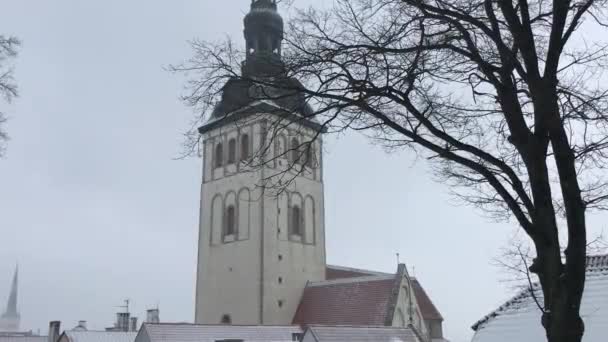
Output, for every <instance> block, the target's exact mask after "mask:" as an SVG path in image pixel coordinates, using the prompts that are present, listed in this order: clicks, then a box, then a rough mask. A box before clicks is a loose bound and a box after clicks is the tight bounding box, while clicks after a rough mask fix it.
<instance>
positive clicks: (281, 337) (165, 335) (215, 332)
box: [135, 323, 303, 342]
mask: <svg viewBox="0 0 608 342" xmlns="http://www.w3.org/2000/svg"><path fill="white" fill-rule="evenodd" d="M302 333H303V331H302V329H301V328H300V327H299V326H246V325H197V324H181V323H180V324H171V323H159V324H148V323H146V324H144V325H143V326H142V328H141V329H140V331H139V334H138V335H137V338H136V339H135V342H215V341H218V340H243V341H245V342H268V341H274V342H283V341H285V342H287V341H289V342H291V341H293V334H302Z"/></svg>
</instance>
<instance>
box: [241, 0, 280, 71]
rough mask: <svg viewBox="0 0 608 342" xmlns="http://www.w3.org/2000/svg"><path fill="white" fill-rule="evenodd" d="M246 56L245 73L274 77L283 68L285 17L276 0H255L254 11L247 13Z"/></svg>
mask: <svg viewBox="0 0 608 342" xmlns="http://www.w3.org/2000/svg"><path fill="white" fill-rule="evenodd" d="M244 26H245V31H244V34H245V43H246V47H247V58H246V60H245V63H244V64H243V74H245V75H255V76H268V75H272V76H275V75H277V74H280V73H281V71H282V70H283V63H282V62H281V43H282V41H283V26H284V25H283V18H282V17H281V15H280V14H279V12H278V11H277V3H276V1H275V0H252V2H251V11H249V13H248V14H247V15H246V16H245V19H244Z"/></svg>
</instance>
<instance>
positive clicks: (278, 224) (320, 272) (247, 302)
mask: <svg viewBox="0 0 608 342" xmlns="http://www.w3.org/2000/svg"><path fill="white" fill-rule="evenodd" d="M264 127H265V126H264V123H263V121H260V117H259V116H257V118H256V121H254V122H253V121H252V122H248V123H247V124H244V123H240V124H238V125H233V126H230V125H229V126H227V127H225V128H221V129H218V130H217V131H214V132H209V133H208V134H206V135H205V136H204V145H203V148H202V150H203V151H204V162H203V170H204V172H203V173H204V175H203V185H202V189H201V213H200V217H201V218H200V230H199V232H200V236H199V256H198V276H197V298H196V318H195V321H196V323H199V324H218V323H220V321H221V319H222V316H223V315H225V314H228V315H230V317H231V319H232V323H233V324H266V325H270V324H277V325H286V324H290V323H291V320H292V318H293V316H294V314H295V311H296V309H297V305H298V304H299V301H300V298H301V296H302V292H303V289H304V286H305V285H306V282H307V281H309V280H310V281H319V280H323V279H324V278H325V264H326V263H325V230H324V229H325V228H324V201H323V200H324V198H323V183H322V177H321V175H322V170H321V163H320V160H321V157H320V151H322V149H321V146H322V145H321V142H320V141H319V142H315V149H316V150H317V153H319V155H317V160H318V161H319V163H318V167H317V168H315V169H307V170H306V171H305V172H304V173H303V174H302V175H301V176H298V177H297V178H296V179H295V181H294V182H293V183H292V184H291V186H290V187H289V188H288V190H289V192H288V193H286V194H283V195H281V196H280V197H276V196H275V195H274V194H272V195H267V196H263V195H262V190H261V189H260V188H258V187H256V185H259V184H261V181H262V179H264V177H267V176H268V175H271V174H274V173H276V172H277V171H281V168H284V167H286V166H287V160H286V159H284V160H283V159H282V158H277V159H276V160H275V161H276V162H273V163H271V164H270V166H269V167H265V168H260V169H257V170H255V171H253V172H252V171H251V170H248V172H244V171H245V170H244V169H243V168H242V166H241V165H240V164H238V163H237V164H235V165H227V166H223V167H221V168H215V167H214V161H213V157H212V156H213V154H214V151H215V146H216V145H217V143H218V142H220V141H221V142H222V143H223V144H224V160H225V161H226V160H227V158H228V140H229V139H231V138H236V139H237V141H238V136H239V134H243V132H247V134H249V136H250V137H251V140H252V143H253V144H251V145H252V146H251V147H252V151H253V153H255V151H257V150H258V149H259V148H260V146H262V144H263V143H264V142H263V141H261V139H262V137H263V134H262V133H263V131H264ZM299 134H308V132H307V131H306V130H285V131H284V132H281V136H285V139H289V137H290V136H294V135H299ZM265 143H270V142H269V141H265ZM280 144H281V143H280V142H277V143H276V144H275V143H274V142H272V143H270V146H271V149H270V152H271V153H278V151H274V149H275V147H276V148H285V147H284V146H280ZM238 147H240V144H239V143H237V148H238ZM238 155H239V153H238V151H237V157H238ZM270 157H271V158H273V157H274V156H270ZM228 194H234V198H235V200H234V201H236V202H237V203H238V209H237V216H238V220H237V221H238V225H237V230H238V233H237V235H238V236H237V238H236V241H234V242H230V243H225V241H223V239H222V233H221V229H222V224H221V218H218V217H217V216H218V215H220V214H221V212H222V210H223V208H225V206H226V201H227V198H229V197H232V196H233V195H228ZM293 194H297V196H296V197H297V198H301V199H299V201H301V203H300V205H301V208H302V210H303V211H302V214H303V215H304V217H305V219H304V222H305V234H304V237H303V239H302V241H294V240H293V239H290V237H289V235H288V232H289V227H288V209H287V208H288V205H289V201H290V200H291V199H292V197H291V195H293ZM219 197H221V198H222V200H221V201H220V200H218V198H219ZM296 197H293V198H296ZM214 198H215V199H216V201H215V204H214ZM230 201H232V200H230ZM220 202H221V203H222V205H221V206H220V204H219V203H220ZM313 203H314V209H313V208H312V204H313ZM220 208H221V209H220ZM279 256H280V257H279ZM279 278H280V279H281V281H279ZM279 301H280V302H281V304H282V306H281V307H279Z"/></svg>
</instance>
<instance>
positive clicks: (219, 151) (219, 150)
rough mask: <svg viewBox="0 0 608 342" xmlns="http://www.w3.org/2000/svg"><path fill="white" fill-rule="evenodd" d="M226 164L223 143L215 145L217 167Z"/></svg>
mask: <svg viewBox="0 0 608 342" xmlns="http://www.w3.org/2000/svg"><path fill="white" fill-rule="evenodd" d="M223 165H224V147H223V146H222V143H219V144H217V145H216V146H215V167H222V166H223Z"/></svg>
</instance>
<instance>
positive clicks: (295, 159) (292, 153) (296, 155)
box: [289, 138, 300, 164]
mask: <svg viewBox="0 0 608 342" xmlns="http://www.w3.org/2000/svg"><path fill="white" fill-rule="evenodd" d="M289 161H290V163H291V164H296V163H299V161H300V142H299V141H298V139H297V138H293V139H291V146H290V147H289Z"/></svg>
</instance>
